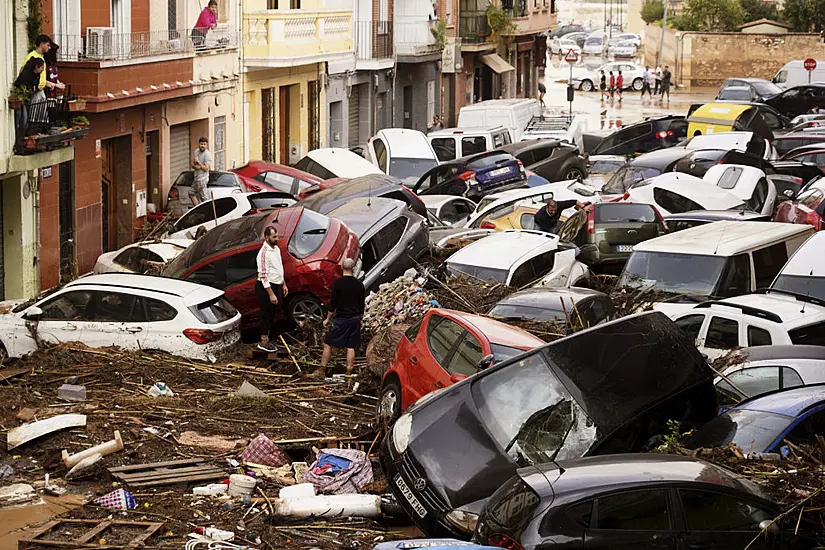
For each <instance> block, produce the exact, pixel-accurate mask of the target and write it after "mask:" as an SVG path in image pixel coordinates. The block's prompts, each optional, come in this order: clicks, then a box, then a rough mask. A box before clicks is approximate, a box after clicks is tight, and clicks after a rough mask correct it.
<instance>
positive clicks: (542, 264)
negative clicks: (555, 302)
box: [530, 250, 556, 279]
mask: <svg viewBox="0 0 825 550" xmlns="http://www.w3.org/2000/svg"><path fill="white" fill-rule="evenodd" d="M555 258H556V251H555V250H554V251H551V252H545V253H543V254H539V255H538V256H536V257H535V258H532V259H531V260H530V266H531V267H532V268H533V275H534V276H535V277H536V278H537V279H538V278H539V277H543V276H545V275H547V274H548V273H550V272H551V271H552V270H553V263H554V261H555Z"/></svg>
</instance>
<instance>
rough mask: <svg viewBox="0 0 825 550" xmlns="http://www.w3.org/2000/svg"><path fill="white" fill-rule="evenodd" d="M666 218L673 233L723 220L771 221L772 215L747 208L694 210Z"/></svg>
mask: <svg viewBox="0 0 825 550" xmlns="http://www.w3.org/2000/svg"><path fill="white" fill-rule="evenodd" d="M664 219H665V225H667V229H668V231H670V232H671V233H674V232H676V231H682V230H683V229H690V228H691V227H696V226H699V225H705V224H708V223H713V222H718V221H723V220H726V221H738V222H769V221H771V217H770V216H768V215H767V214H760V213H758V212H750V211H747V210H692V211H690V212H682V213H680V214H670V215H667V216H665V218H664Z"/></svg>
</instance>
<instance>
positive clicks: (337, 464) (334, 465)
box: [316, 454, 351, 474]
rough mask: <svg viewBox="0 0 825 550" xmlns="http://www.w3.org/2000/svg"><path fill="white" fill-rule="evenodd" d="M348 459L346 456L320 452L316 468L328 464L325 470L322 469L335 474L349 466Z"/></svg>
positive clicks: (326, 472)
mask: <svg viewBox="0 0 825 550" xmlns="http://www.w3.org/2000/svg"><path fill="white" fill-rule="evenodd" d="M350 464H351V463H350V461H349V460H347V459H346V458H341V457H340V456H335V455H328V454H321V456H320V457H319V458H318V465H317V466H316V468H323V467H324V466H329V468H328V469H327V470H325V471H324V473H325V474H336V473H338V472H340V471H342V470H346V469H347V468H349V465H350Z"/></svg>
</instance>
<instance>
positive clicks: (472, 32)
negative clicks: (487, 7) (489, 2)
mask: <svg viewBox="0 0 825 550" xmlns="http://www.w3.org/2000/svg"><path fill="white" fill-rule="evenodd" d="M491 32H492V31H491V29H490V24H489V23H488V22H487V13H486V12H484V11H473V10H465V11H462V12H461V14H460V15H459V19H458V35H459V37H461V42H462V44H484V43H485V42H487V38H488V37H489V36H490V33H491Z"/></svg>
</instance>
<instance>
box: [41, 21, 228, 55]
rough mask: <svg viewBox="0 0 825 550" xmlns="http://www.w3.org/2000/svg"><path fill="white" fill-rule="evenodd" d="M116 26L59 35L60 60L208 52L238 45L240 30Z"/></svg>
mask: <svg viewBox="0 0 825 550" xmlns="http://www.w3.org/2000/svg"><path fill="white" fill-rule="evenodd" d="M114 30H115V29H114V28H112V27H90V28H89V29H87V31H86V35H85V36H81V35H56V36H55V42H57V43H58V44H60V50H59V52H58V58H59V60H60V61H114V60H127V59H135V58H140V57H149V56H156V55H165V54H172V53H190V52H207V51H214V50H219V49H222V48H231V47H236V46H237V45H238V33H237V30H236V29H234V28H232V27H229V26H218V27H217V28H215V29H209V30H207V31H206V33H205V34H203V33H201V32H199V31H196V30H193V29H170V30H164V31H151V32H132V33H116V32H114Z"/></svg>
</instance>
